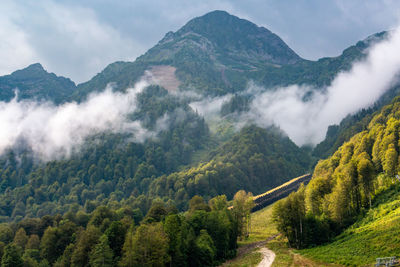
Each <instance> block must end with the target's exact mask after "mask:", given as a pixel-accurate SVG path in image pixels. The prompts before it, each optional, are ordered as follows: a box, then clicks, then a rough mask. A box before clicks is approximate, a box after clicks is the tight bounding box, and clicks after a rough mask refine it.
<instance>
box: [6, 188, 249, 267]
mask: <svg viewBox="0 0 400 267" xmlns="http://www.w3.org/2000/svg"><path fill="white" fill-rule="evenodd" d="M252 203H253V202H252V195H251V194H248V193H246V192H244V191H239V192H237V193H236V194H235V197H234V199H233V202H232V205H233V207H232V208H230V209H228V201H227V198H226V196H225V195H221V196H217V197H215V198H212V199H210V201H209V202H208V203H206V202H205V201H204V199H203V198H202V197H200V196H194V197H193V198H192V199H191V200H190V202H189V209H188V210H187V211H186V212H184V213H179V212H178V210H177V209H176V207H174V206H169V205H168V204H166V203H164V202H161V201H156V202H154V203H153V204H152V206H151V208H150V210H149V212H148V213H147V214H146V216H143V215H142V213H141V212H140V210H137V209H132V208H131V207H129V206H126V207H123V208H120V209H118V210H113V209H111V208H109V207H105V206H99V207H97V208H96V209H95V210H94V211H93V212H91V213H89V214H88V213H84V212H82V211H78V212H72V211H71V212H68V213H66V214H65V215H63V216H61V215H55V216H50V215H46V216H44V217H42V218H40V219H39V218H30V219H25V220H22V221H20V222H18V223H12V224H1V225H0V258H1V266H13V267H19V266H216V265H218V264H220V263H221V262H223V261H224V260H226V259H228V258H232V257H233V256H235V255H236V248H237V240H238V238H246V236H247V235H248V224H249V223H250V222H249V221H248V218H249V214H250V210H251V208H252V205H253V204H252Z"/></svg>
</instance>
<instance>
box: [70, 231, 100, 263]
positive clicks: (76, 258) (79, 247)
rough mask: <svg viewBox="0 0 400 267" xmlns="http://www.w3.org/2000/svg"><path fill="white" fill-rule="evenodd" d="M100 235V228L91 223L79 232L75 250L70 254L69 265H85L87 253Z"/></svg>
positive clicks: (87, 258) (87, 259)
mask: <svg viewBox="0 0 400 267" xmlns="http://www.w3.org/2000/svg"><path fill="white" fill-rule="evenodd" d="M99 237H100V230H99V229H98V228H96V227H95V226H93V225H90V226H88V228H87V229H86V230H85V231H83V232H81V234H80V235H79V238H78V242H77V244H76V247H75V250H74V252H73V253H72V256H71V267H73V266H76V267H81V266H87V265H88V263H89V253H90V251H91V250H92V249H93V247H94V246H95V245H96V244H97V242H98V240H99Z"/></svg>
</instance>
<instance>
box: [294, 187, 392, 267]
mask: <svg viewBox="0 0 400 267" xmlns="http://www.w3.org/2000/svg"><path fill="white" fill-rule="evenodd" d="M399 226H400V185H399V184H397V185H395V186H393V187H392V188H391V189H389V190H387V191H385V192H383V193H381V194H379V195H378V196H377V197H376V199H375V204H374V206H373V207H372V209H371V210H369V211H368V212H367V213H366V215H365V216H364V217H363V218H362V219H360V220H358V221H357V222H356V223H355V224H353V225H352V226H351V227H349V228H348V229H347V230H345V231H344V232H343V233H342V234H341V235H339V236H338V237H336V239H335V240H334V241H333V242H332V243H329V244H326V245H323V246H318V247H315V248H311V249H305V250H299V253H301V254H302V255H304V256H306V257H310V258H313V259H316V260H319V261H324V262H334V263H339V264H343V265H349V266H365V265H370V264H373V263H374V262H375V260H376V258H378V257H389V256H397V257H399V256H400V227H399Z"/></svg>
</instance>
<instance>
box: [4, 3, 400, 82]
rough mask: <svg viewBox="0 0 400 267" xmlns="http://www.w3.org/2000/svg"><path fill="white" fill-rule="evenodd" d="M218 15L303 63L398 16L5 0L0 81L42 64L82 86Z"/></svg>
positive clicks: (315, 8) (372, 6)
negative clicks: (246, 24)
mask: <svg viewBox="0 0 400 267" xmlns="http://www.w3.org/2000/svg"><path fill="white" fill-rule="evenodd" d="M215 9H220V10H226V11H228V12H230V13H231V14H234V15H237V16H239V17H242V18H246V19H248V20H251V21H252V22H254V23H256V24H258V25H260V26H264V27H266V28H268V29H270V30H271V31H273V32H275V33H277V34H278V35H279V36H280V37H281V38H282V39H283V40H284V41H285V42H287V43H288V44H289V46H290V47H292V48H293V49H294V50H295V51H296V52H297V53H298V54H300V55H301V56H302V57H304V58H307V59H317V58H320V57H323V56H336V55H338V54H340V53H341V51H342V50H343V49H345V48H346V47H348V46H350V45H352V44H354V43H355V42H357V41H358V40H360V39H364V38H365V37H367V36H368V35H370V34H373V33H375V32H379V31H382V30H387V29H391V28H393V27H395V26H396V25H397V24H398V22H399V17H400V16H399V14H400V13H399V11H400V1H396V0H353V1H346V0H328V1H321V0H285V1H282V0H246V1H242V0H231V1H228V0H201V1H194V0H186V1H185V0H168V1H164V0H158V1H157V0H135V1H133V0H86V1H80V0H58V1H56V0H16V1H13V0H2V1H1V3H0V13H1V14H2V15H1V16H0V40H1V42H0V75H5V74H9V73H11V72H12V71H14V70H16V69H19V68H23V67H25V66H27V65H29V64H31V63H34V62H40V63H42V64H43V65H44V67H45V68H46V69H47V70H48V71H50V72H55V73H56V74H58V75H63V76H67V77H70V78H71V79H72V80H73V81H75V82H77V83H80V82H83V81H86V80H88V79H90V78H91V77H92V76H93V75H95V74H96V73H98V72H100V71H101V70H102V69H103V68H104V67H105V66H106V65H107V64H109V63H111V62H114V61H117V60H134V59H135V58H136V57H137V56H139V55H141V54H142V53H144V52H145V51H146V50H147V49H149V48H150V47H152V46H153V45H154V44H156V43H157V41H158V40H160V39H161V38H162V37H163V36H164V34H165V33H166V32H168V31H171V30H172V31H176V30H177V29H179V28H180V27H181V26H183V25H184V24H185V23H186V22H187V21H188V20H189V19H191V18H193V17H196V16H201V15H203V14H205V13H207V12H209V11H212V10H215Z"/></svg>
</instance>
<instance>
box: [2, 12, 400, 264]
mask: <svg viewBox="0 0 400 267" xmlns="http://www.w3.org/2000/svg"><path fill="white" fill-rule="evenodd" d="M399 36H400V30H397V29H396V30H392V31H387V32H386V31H385V32H379V33H376V34H373V35H371V36H369V37H367V38H365V39H364V40H361V41H359V42H357V43H356V44H354V45H352V46H350V47H348V48H346V49H345V50H344V51H343V52H342V53H341V54H340V55H338V56H336V57H324V58H321V59H318V60H307V59H304V58H302V57H301V56H300V55H298V54H297V53H296V52H295V51H294V50H292V49H291V48H290V47H289V46H288V45H287V44H286V43H285V42H284V41H283V40H282V39H281V38H280V37H279V36H278V35H277V34H275V33H273V32H272V31H270V30H268V29H267V28H265V27H262V26H258V25H256V24H254V23H252V22H250V21H248V20H245V19H242V18H239V17H236V16H234V15H231V14H229V13H228V12H225V11H220V10H216V11H212V12H209V13H207V14H205V15H202V16H199V17H195V18H193V19H191V20H189V21H188V22H187V23H186V24H185V25H183V26H182V27H181V28H179V29H177V30H176V31H175V32H172V31H171V32H168V33H166V34H165V36H164V37H163V38H162V39H161V40H160V41H159V42H158V43H157V44H155V45H154V46H153V47H152V48H150V49H149V50H148V51H147V52H145V53H144V54H143V55H141V56H139V57H138V58H137V59H136V60H134V61H116V62H114V63H111V64H109V65H108V66H106V67H105V68H104V69H103V70H102V71H101V72H99V73H98V74H96V75H95V76H94V77H93V78H91V79H90V80H88V81H85V82H82V83H79V84H75V83H74V82H73V81H72V80H70V79H69V78H65V77H62V76H58V75H56V74H54V73H50V72H48V71H47V70H45V69H44V67H43V66H42V65H41V64H39V63H36V64H32V65H29V66H28V67H26V68H24V69H21V70H16V71H14V72H12V73H11V74H9V75H5V76H1V77H0V124H1V128H0V258H1V266H257V265H258V264H260V262H261V264H262V265H260V266H270V264H271V263H272V265H271V266H368V265H371V264H373V263H374V261H375V259H376V258H378V257H389V256H396V257H400V242H399V238H397V235H398V234H399V233H398V225H399V220H398V215H399V214H398V213H399V210H398V208H399V205H398V204H399V203H400V202H399V201H400V200H399V197H400V195H399V190H400V189H399V188H400V187H399V182H398V181H397V180H396V179H395V177H396V175H397V174H398V173H399V172H400V157H399V155H400V134H399V132H400V96H399V93H400V91H399V88H400V86H399V82H398V72H399V71H400V56H398V55H397V53H393V54H390V52H392V51H395V50H396V49H397V47H398V45H399V44H400V37H399ZM294 177H296V178H294Z"/></svg>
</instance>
